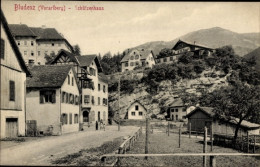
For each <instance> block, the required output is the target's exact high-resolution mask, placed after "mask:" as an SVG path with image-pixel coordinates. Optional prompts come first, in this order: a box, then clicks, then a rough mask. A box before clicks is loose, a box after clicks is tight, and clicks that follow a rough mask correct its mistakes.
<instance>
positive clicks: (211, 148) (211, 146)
mask: <svg viewBox="0 0 260 167" xmlns="http://www.w3.org/2000/svg"><path fill="white" fill-rule="evenodd" d="M210 128H211V131H210V141H211V143H210V144H211V145H210V151H211V152H212V151H213V122H211V126H210Z"/></svg>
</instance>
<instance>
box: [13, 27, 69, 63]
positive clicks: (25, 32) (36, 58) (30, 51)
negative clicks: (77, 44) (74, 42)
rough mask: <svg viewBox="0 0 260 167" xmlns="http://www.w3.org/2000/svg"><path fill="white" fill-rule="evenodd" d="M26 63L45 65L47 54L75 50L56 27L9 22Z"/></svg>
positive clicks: (51, 54) (52, 54)
mask: <svg viewBox="0 0 260 167" xmlns="http://www.w3.org/2000/svg"><path fill="white" fill-rule="evenodd" d="M9 26H10V29H11V32H12V35H13V36H14V38H15V41H16V43H17V45H18V47H19V49H20V52H21V53H22V55H23V58H24V60H25V63H26V64H36V65H44V64H45V63H46V59H45V55H48V56H55V55H56V54H57V53H58V52H59V51H60V50H61V49H64V50H67V51H73V47H72V46H71V45H70V43H69V42H68V41H67V40H66V39H65V38H64V37H63V36H62V35H61V34H60V33H59V32H58V31H57V30H56V29H55V28H47V27H45V26H42V27H28V26H27V25H26V24H9Z"/></svg>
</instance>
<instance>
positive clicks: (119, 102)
mask: <svg viewBox="0 0 260 167" xmlns="http://www.w3.org/2000/svg"><path fill="white" fill-rule="evenodd" d="M120 89H121V88H120V75H119V80H118V131H120Z"/></svg>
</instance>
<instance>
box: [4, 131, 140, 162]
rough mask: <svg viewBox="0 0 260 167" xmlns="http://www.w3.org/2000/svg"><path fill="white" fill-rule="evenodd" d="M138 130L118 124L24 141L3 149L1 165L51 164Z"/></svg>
mask: <svg viewBox="0 0 260 167" xmlns="http://www.w3.org/2000/svg"><path fill="white" fill-rule="evenodd" d="M137 130H138V127H134V126H121V127H120V131H118V129H117V126H107V127H106V131H103V130H99V131H94V130H87V131H81V132H76V133H70V134H64V135H62V136H50V137H45V138H39V139H37V140H32V141H27V142H22V143H20V144H19V145H16V146H12V147H9V148H4V149H1V152H0V153H1V155H0V165H51V163H50V161H51V160H52V159H56V158H60V157H64V156H66V155H68V154H72V153H76V152H79V151H80V150H81V149H86V148H91V147H98V146H100V145H102V144H103V143H104V142H106V141H111V140H113V139H115V138H117V137H120V136H126V135H131V134H132V133H133V132H135V131H137ZM1 145H2V143H1Z"/></svg>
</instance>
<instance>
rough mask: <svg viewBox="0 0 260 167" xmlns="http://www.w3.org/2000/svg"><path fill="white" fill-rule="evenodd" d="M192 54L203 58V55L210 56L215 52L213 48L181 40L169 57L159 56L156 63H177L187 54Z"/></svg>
mask: <svg viewBox="0 0 260 167" xmlns="http://www.w3.org/2000/svg"><path fill="white" fill-rule="evenodd" d="M188 52H189V53H192V54H193V55H194V56H198V57H200V56H202V55H207V56H210V55H212V53H213V52H214V49H213V48H210V47H207V46H203V45H200V44H197V43H196V42H195V41H194V43H191V42H187V41H184V40H179V41H178V42H177V43H176V44H175V45H174V46H173V48H172V54H171V55H168V56H160V55H159V56H158V57H157V58H156V62H157V63H158V64H161V63H166V64H169V63H172V62H176V61H177V60H178V58H179V57H180V56H181V55H182V54H185V53H188Z"/></svg>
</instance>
